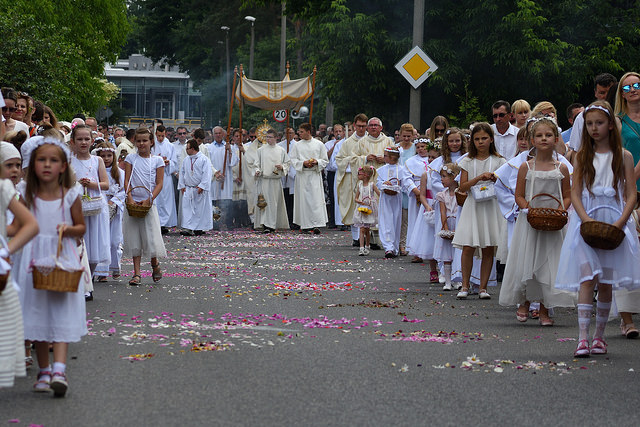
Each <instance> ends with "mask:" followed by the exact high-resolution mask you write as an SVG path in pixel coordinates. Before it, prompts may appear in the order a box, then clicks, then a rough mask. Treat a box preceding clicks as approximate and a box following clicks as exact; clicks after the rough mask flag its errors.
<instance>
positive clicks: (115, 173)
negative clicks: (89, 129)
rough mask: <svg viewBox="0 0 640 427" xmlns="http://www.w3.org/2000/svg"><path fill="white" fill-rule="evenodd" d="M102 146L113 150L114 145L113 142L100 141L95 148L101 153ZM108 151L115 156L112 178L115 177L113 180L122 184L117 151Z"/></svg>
mask: <svg viewBox="0 0 640 427" xmlns="http://www.w3.org/2000/svg"><path fill="white" fill-rule="evenodd" d="M101 148H110V149H112V150H113V146H112V145H111V144H109V143H108V142H101V143H99V144H98V146H97V147H96V148H94V150H97V152H98V153H99V152H100V149H101ZM107 151H109V152H110V153H111V155H112V156H113V162H112V163H111V178H113V180H114V181H115V182H116V184H118V185H122V184H121V183H120V171H119V170H118V169H119V168H118V159H116V153H115V151H110V150H107ZM105 166H106V165H105ZM114 166H115V167H114Z"/></svg>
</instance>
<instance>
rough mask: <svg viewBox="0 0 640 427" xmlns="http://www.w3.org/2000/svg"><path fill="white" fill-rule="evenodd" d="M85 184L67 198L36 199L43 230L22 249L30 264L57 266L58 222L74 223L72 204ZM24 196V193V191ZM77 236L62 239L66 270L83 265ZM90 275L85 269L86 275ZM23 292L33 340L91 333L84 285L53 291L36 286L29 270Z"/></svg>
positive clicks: (29, 336) (26, 329)
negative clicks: (71, 289) (88, 329)
mask: <svg viewBox="0 0 640 427" xmlns="http://www.w3.org/2000/svg"><path fill="white" fill-rule="evenodd" d="M81 195H82V187H81V186H80V185H76V186H75V187H73V188H71V189H69V190H68V191H67V194H65V195H64V198H63V199H62V200H61V199H57V200H50V201H45V200H42V199H40V198H35V199H34V204H33V206H32V207H31V213H33V215H34V216H35V217H36V220H37V221H38V225H39V227H40V232H39V233H38V235H37V236H36V237H35V238H34V239H33V240H31V242H29V243H28V244H27V245H25V247H24V248H23V249H22V257H23V258H24V259H28V260H30V265H32V266H34V267H33V268H36V267H35V266H36V265H49V266H53V265H55V261H56V260H55V256H56V248H57V246H58V232H57V226H58V224H63V223H64V224H69V225H72V224H73V220H72V218H71V205H72V204H73V203H74V202H75V201H76V200H79V199H80V196H81ZM23 196H24V194H23ZM79 256H80V254H79V253H78V250H77V246H76V239H75V238H71V237H65V238H63V239H62V251H61V254H60V257H59V258H58V260H57V261H58V263H59V264H60V265H61V267H62V268H64V269H65V270H69V271H73V270H79V269H81V268H82V265H81V263H80V258H79ZM85 274H89V272H88V271H86V270H85V272H84V273H83V275H85ZM19 285H20V287H21V292H22V300H21V303H22V315H23V320H24V338H25V339H27V340H31V341H48V342H78V341H80V339H81V337H82V336H83V335H86V334H87V324H86V322H87V319H86V308H85V301H84V288H83V287H82V286H78V290H77V291H76V292H53V291H44V290H40V289H34V287H33V275H32V273H31V272H30V271H29V272H28V273H27V274H26V275H25V280H24V282H22V283H20V284H19Z"/></svg>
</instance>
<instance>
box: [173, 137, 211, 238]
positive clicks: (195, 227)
mask: <svg viewBox="0 0 640 427" xmlns="http://www.w3.org/2000/svg"><path fill="white" fill-rule="evenodd" d="M186 150H187V157H186V158H185V159H184V160H183V162H182V169H181V170H180V174H179V180H178V190H179V191H180V192H181V193H182V205H181V209H182V228H183V231H181V232H180V234H182V235H184V236H192V235H194V233H195V234H196V235H201V234H204V232H205V231H208V230H211V229H212V228H213V209H212V206H211V196H210V195H209V190H210V189H211V177H212V176H213V173H214V171H213V167H212V166H211V162H210V161H209V159H208V158H207V157H206V156H205V155H204V154H202V153H200V151H199V150H200V149H199V146H198V143H197V142H196V140H195V139H191V140H189V141H187V145H186Z"/></svg>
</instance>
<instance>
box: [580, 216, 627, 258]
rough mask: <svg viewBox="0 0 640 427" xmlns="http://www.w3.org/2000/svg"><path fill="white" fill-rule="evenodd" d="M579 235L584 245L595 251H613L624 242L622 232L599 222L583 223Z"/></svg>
mask: <svg viewBox="0 0 640 427" xmlns="http://www.w3.org/2000/svg"><path fill="white" fill-rule="evenodd" d="M580 235H581V236H582V238H583V239H584V241H585V243H586V244H587V245H589V246H591V247H592V248H595V249H606V250H609V251H610V250H613V249H615V248H617V247H618V246H620V243H622V241H623V240H624V231H622V230H621V229H619V228H618V227H616V226H614V225H611V224H607V223H606V222H600V221H589V222H583V223H582V224H581V225H580Z"/></svg>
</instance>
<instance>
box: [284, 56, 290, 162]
mask: <svg viewBox="0 0 640 427" xmlns="http://www.w3.org/2000/svg"><path fill="white" fill-rule="evenodd" d="M288 69H289V63H288V62H287V70H288ZM287 72H288V71H287ZM289 116H291V110H287V127H285V128H284V137H285V138H286V139H287V154H289Z"/></svg>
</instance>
